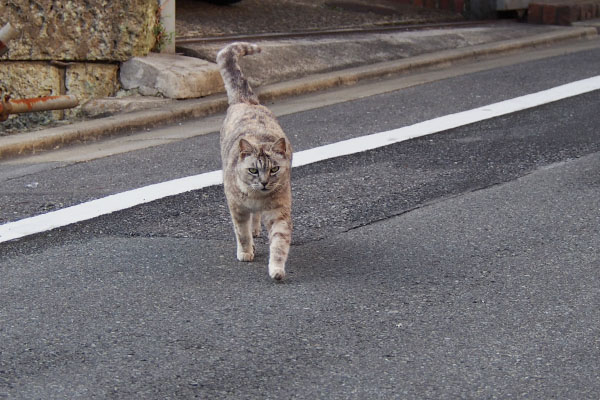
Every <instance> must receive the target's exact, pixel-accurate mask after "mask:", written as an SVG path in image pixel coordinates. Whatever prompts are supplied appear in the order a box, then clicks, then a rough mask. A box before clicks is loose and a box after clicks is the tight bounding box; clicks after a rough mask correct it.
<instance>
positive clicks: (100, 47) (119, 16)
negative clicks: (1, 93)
mask: <svg viewBox="0 0 600 400" xmlns="http://www.w3.org/2000/svg"><path fill="white" fill-rule="evenodd" d="M157 10H158V2H157V0H127V1H113V0H3V1H2V2H0V25H4V24H5V23H7V22H10V23H11V24H12V25H13V27H15V29H16V30H17V31H19V35H18V36H17V38H16V39H14V40H12V41H11V42H10V46H9V47H10V50H9V52H8V53H7V54H6V55H4V56H3V57H2V58H0V85H1V86H2V88H4V89H5V90H6V91H7V92H8V93H10V94H11V96H12V97H13V98H19V97H36V96H46V95H57V94H73V95H75V96H77V97H78V98H79V99H80V103H84V102H85V101H87V100H89V99H91V98H94V97H104V96H109V95H112V94H114V93H115V92H116V91H117V90H118V89H119V87H118V79H117V72H118V68H119V62H121V61H125V60H128V59H130V58H131V57H134V56H142V55H146V54H147V53H148V52H149V51H150V49H152V47H153V46H154V42H155V38H154V33H153V30H154V26H155V24H156V13H157ZM72 113H73V112H72V111H71V114H72Z"/></svg>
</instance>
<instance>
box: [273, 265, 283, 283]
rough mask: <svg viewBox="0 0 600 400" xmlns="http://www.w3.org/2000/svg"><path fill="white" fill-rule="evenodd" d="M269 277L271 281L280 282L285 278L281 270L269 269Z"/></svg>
mask: <svg viewBox="0 0 600 400" xmlns="http://www.w3.org/2000/svg"><path fill="white" fill-rule="evenodd" d="M269 276H270V277H271V279H274V280H276V281H281V280H283V278H285V270H284V269H283V268H269Z"/></svg>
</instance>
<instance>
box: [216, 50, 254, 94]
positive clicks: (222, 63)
mask: <svg viewBox="0 0 600 400" xmlns="http://www.w3.org/2000/svg"><path fill="white" fill-rule="evenodd" d="M254 53H260V47H258V46H257V45H255V44H251V43H246V42H235V43H231V44H230V45H228V46H227V47H225V48H223V49H222V50H221V51H219V53H218V54H217V64H218V65H219V70H220V72H221V76H222V77H223V82H224V83H225V90H227V98H228V100H229V104H230V105H232V104H237V103H247V104H259V101H258V97H257V96H256V95H255V94H254V92H253V91H252V88H251V87H250V85H249V84H248V80H247V79H246V77H245V76H244V74H243V73H242V70H241V69H240V65H239V64H238V59H239V58H240V57H242V56H245V55H248V54H254Z"/></svg>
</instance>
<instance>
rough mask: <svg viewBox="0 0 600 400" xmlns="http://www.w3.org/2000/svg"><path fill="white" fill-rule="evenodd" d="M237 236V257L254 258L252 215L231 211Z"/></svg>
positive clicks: (243, 258)
mask: <svg viewBox="0 0 600 400" xmlns="http://www.w3.org/2000/svg"><path fill="white" fill-rule="evenodd" d="M231 219H232V220H233V228H234V230H235V238H236V241H237V259H238V260H240V261H252V260H254V240H253V239H252V215H251V214H246V213H244V214H242V213H236V212H233V211H232V212H231Z"/></svg>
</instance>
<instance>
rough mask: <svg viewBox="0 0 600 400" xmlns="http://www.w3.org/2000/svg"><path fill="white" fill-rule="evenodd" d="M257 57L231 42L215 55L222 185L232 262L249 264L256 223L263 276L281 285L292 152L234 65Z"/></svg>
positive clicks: (286, 246)
mask: <svg viewBox="0 0 600 400" xmlns="http://www.w3.org/2000/svg"><path fill="white" fill-rule="evenodd" d="M258 52H260V48H259V47H258V46H256V45H254V44H250V43H242V42H237V43H232V44H230V45H228V46H227V47H225V48H223V49H222V50H221V51H220V52H219V53H218V54H217V64H218V65H219V69H220V72H221V76H222V77H223V81H224V83H225V89H226V91H227V98H228V101H229V108H228V109H227V116H226V117H225V121H224V122H223V126H222V128H221V160H222V162H223V183H224V187H225V197H226V198H227V205H228V206H229V212H230V214H231V219H232V221H233V227H234V232H235V237H236V240H237V258H238V260H240V261H252V260H253V259H254V240H253V236H255V237H256V236H259V235H260V232H261V218H262V222H263V224H264V225H265V227H266V228H267V231H268V232H269V243H270V245H269V276H270V277H271V278H273V279H275V280H281V279H283V278H284V277H285V262H286V260H287V256H288V252H289V248H290V242H291V237H292V218H291V207H292V192H291V182H290V172H291V168H292V147H291V145H290V142H289V140H288V139H287V137H286V136H285V133H284V132H283V130H282V129H281V127H280V126H279V124H278V123H277V120H276V118H275V116H274V115H273V113H272V112H271V111H270V110H269V109H268V108H266V107H264V106H262V105H260V104H259V101H258V97H257V96H256V95H255V94H254V92H253V91H252V88H251V87H250V85H249V84H248V81H247V80H246V78H245V77H244V75H243V74H242V71H241V69H240V66H239V64H238V59H239V57H241V56H244V55H250V54H254V53H258Z"/></svg>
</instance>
